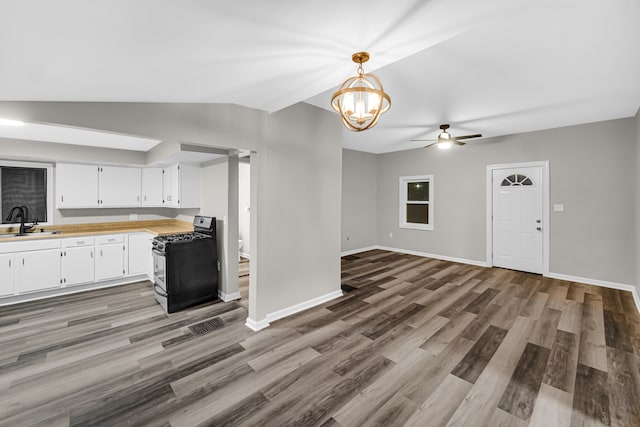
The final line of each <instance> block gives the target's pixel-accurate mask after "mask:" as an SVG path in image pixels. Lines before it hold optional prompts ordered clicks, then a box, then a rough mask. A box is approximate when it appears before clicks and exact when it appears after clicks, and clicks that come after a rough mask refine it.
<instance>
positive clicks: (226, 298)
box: [218, 290, 241, 302]
mask: <svg viewBox="0 0 640 427" xmlns="http://www.w3.org/2000/svg"><path fill="white" fill-rule="evenodd" d="M218 298H220V299H221V300H222V301H224V302H229V301H235V300H239V299H240V298H241V297H240V291H238V292H232V293H230V294H225V293H224V292H222V291H220V290H218Z"/></svg>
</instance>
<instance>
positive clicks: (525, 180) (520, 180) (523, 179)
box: [500, 173, 533, 187]
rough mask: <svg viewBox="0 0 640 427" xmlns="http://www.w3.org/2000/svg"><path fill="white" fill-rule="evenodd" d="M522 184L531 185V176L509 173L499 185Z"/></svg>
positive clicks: (511, 185)
mask: <svg viewBox="0 0 640 427" xmlns="http://www.w3.org/2000/svg"><path fill="white" fill-rule="evenodd" d="M523 185H533V181H531V178H529V177H527V176H526V175H522V174H519V173H515V174H513V175H509V176H508V177H506V178H505V179H503V180H502V184H500V186H501V187H514V186H523Z"/></svg>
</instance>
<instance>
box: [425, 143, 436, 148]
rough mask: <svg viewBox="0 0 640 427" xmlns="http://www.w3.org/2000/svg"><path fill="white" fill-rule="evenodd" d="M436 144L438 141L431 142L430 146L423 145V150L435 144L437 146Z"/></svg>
mask: <svg viewBox="0 0 640 427" xmlns="http://www.w3.org/2000/svg"><path fill="white" fill-rule="evenodd" d="M437 143H438V141H433V142H431V144H427V145H425V146H424V147H423V148H428V147H431V146H432V145H435V144H437Z"/></svg>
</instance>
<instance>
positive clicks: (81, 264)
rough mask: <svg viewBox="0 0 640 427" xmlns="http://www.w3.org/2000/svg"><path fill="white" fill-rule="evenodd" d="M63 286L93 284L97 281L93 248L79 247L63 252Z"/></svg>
mask: <svg viewBox="0 0 640 427" xmlns="http://www.w3.org/2000/svg"><path fill="white" fill-rule="evenodd" d="M60 268H61V274H62V286H73V285H80V284H83V283H91V282H93V281H94V279H95V275H94V274H95V261H94V247H93V246H79V247H73V248H66V249H63V250H62V261H61V266H60Z"/></svg>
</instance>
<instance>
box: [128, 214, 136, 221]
mask: <svg viewBox="0 0 640 427" xmlns="http://www.w3.org/2000/svg"><path fill="white" fill-rule="evenodd" d="M137 220H138V214H129V221H137Z"/></svg>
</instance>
